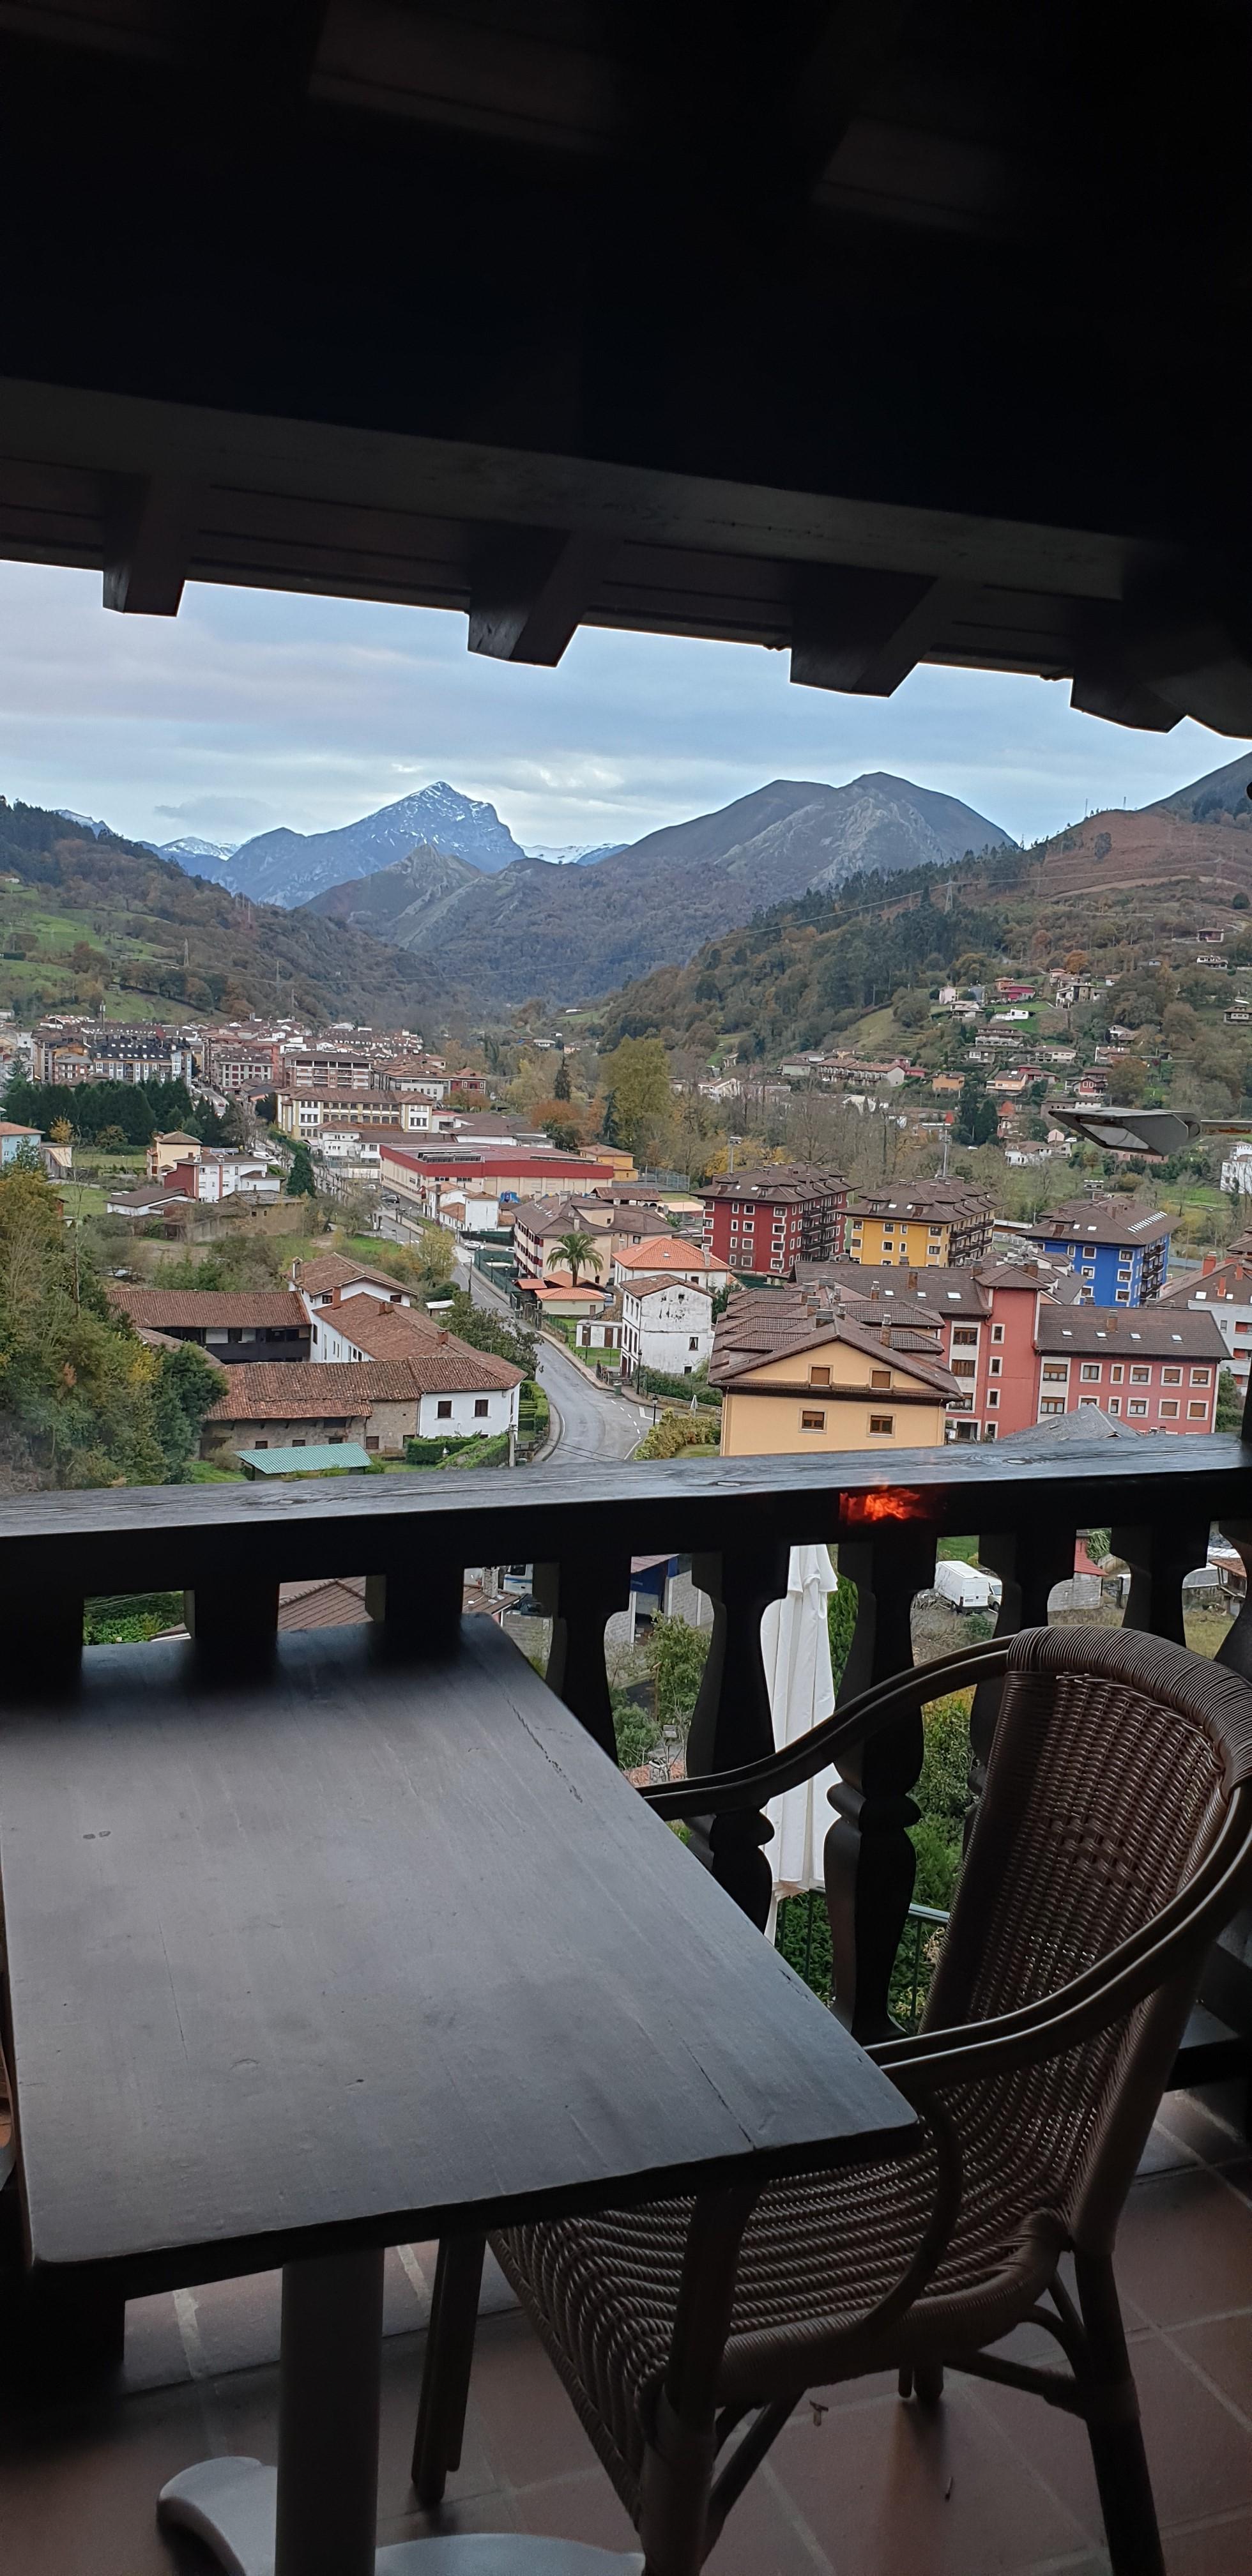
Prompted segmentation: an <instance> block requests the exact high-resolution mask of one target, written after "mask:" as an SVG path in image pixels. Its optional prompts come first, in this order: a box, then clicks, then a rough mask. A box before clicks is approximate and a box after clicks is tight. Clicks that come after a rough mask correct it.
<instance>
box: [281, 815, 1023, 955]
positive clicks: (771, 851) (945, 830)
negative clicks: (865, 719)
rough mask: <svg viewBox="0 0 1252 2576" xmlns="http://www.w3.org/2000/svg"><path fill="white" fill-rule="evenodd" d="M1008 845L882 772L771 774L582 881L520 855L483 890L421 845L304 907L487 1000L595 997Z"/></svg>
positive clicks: (466, 870)
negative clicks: (844, 898)
mask: <svg viewBox="0 0 1252 2576" xmlns="http://www.w3.org/2000/svg"><path fill="white" fill-rule="evenodd" d="M1006 837H1007V836H1006V835H1005V833H1004V832H1003V831H1002V830H1001V829H1000V827H999V826H998V825H997V824H995V823H992V822H989V821H988V819H987V817H986V815H985V814H976V813H975V812H974V811H973V808H972V807H971V806H969V805H962V804H961V803H960V802H959V801H958V799H957V798H956V797H954V796H944V795H940V794H939V793H937V792H936V791H935V790H934V789H931V788H926V787H914V786H913V785H912V784H911V783H910V781H909V780H907V779H903V778H891V777H888V776H886V775H885V774H883V773H881V772H875V773H873V774H871V775H869V776H866V777H864V778H856V779H853V780H851V781H850V782H849V783H848V784H847V785H846V786H843V787H827V786H823V785H818V784H816V783H814V782H812V781H800V780H795V779H782V778H777V779H774V780H773V781H772V782H771V784H770V785H769V786H767V787H759V788H756V789H755V790H754V791H753V793H752V794H751V795H749V796H741V797H737V798H736V800H735V802H734V803H733V804H732V805H727V806H724V807H723V808H722V809H721V811H720V812H718V813H716V814H700V815H697V816H695V817H694V819H693V820H692V821H691V822H688V823H674V824H668V825H667V826H666V827H665V828H664V830H662V831H659V832H650V833H649V834H648V835H647V838H646V839H644V840H642V841H636V842H634V843H633V845H632V846H631V847H629V848H627V849H622V850H617V851H615V852H613V853H612V854H611V855H609V856H608V857H606V858H601V859H599V860H597V861H596V863H595V865H594V866H589V867H587V868H585V869H584V868H579V869H577V870H570V869H561V870H559V871H558V870H556V869H554V868H551V867H549V866H548V865H546V863H545V862H544V861H542V860H537V859H521V860H515V861H514V863H513V865H512V866H511V867H509V868H506V869H504V870H502V871H501V872H500V873H498V874H497V875H495V876H493V877H491V878H486V877H484V876H483V874H482V872H481V870H480V869H479V868H476V867H473V866H469V865H467V864H466V862H465V860H464V858H463V857H460V856H459V854H458V859H457V861H456V862H455V863H454V862H452V861H451V860H450V858H449V854H448V853H446V852H445V851H442V850H437V849H432V848H429V847H427V848H421V849H416V850H411V851H410V852H409V853H408V854H407V855H406V856H405V857H404V858H403V859H401V860H399V861H397V863H396V864H395V865H394V866H393V867H389V868H384V869H382V870H380V871H379V872H378V873H377V874H375V875H373V876H371V877H369V878H368V879H366V880H365V881H364V882H362V881H360V880H355V881H351V882H349V883H347V884H344V885H336V886H332V887H330V888H329V889H328V890H327V892H326V893H324V894H319V895H318V896H316V897H315V898H314V901H313V904H312V906H311V909H312V910H313V911H315V912H318V913H321V914H324V915H326V916H327V917H328V918H329V919H331V920H332V921H339V922H343V923H345V924H348V925H350V926H351V927H352V928H354V929H357V930H370V931H372V932H373V933H374V935H375V936H376V937H377V938H380V939H387V940H390V941H392V942H393V943H394V944H395V945H396V946H399V947H403V948H406V949H408V950H409V952H410V954H412V955H414V956H418V957H425V958H428V959H430V960H431V962H432V963H434V962H435V961H436V960H437V962H438V966H439V970H440V972H441V973H442V974H444V975H446V976H447V978H448V980H449V982H450V983H451V984H453V985H460V986H463V987H464V989H465V991H466V992H467V993H470V992H473V993H475V994H477V995H481V996H482V998H483V999H484V1000H490V1001H493V1002H496V1003H509V1002H520V1001H523V1000H525V999H526V998H527V997H528V996H529V995H530V994H532V993H537V992H541V993H547V994H552V995H566V996H569V995H577V996H582V995H586V996H588V997H592V996H595V995H597V994H601V993H607V992H611V991H613V990H614V989H615V987H616V986H617V985H619V984H622V983H626V982H628V981H630V980H631V979H632V978H634V977H635V976H637V975H644V974H646V973H647V972H648V971H649V969H650V968H651V967H653V966H657V965H660V964H661V963H662V962H665V963H673V962H675V961H677V962H679V963H681V961H682V960H683V959H684V958H686V957H689V956H691V954H692V953H693V951H694V950H695V949H697V948H698V947H699V945H700V942H701V940H703V939H708V938H710V937H714V936H716V935H717V934H718V933H720V932H721V931H724V930H729V929H733V928H735V927H736V926H737V925H738V924H740V923H742V922H746V921H750V920H751V918H752V915H753V914H754V913H755V912H759V911H760V910H761V909H762V907H763V906H766V905H769V904H772V903H780V902H785V901H786V900H787V899H788V898H789V897H791V896H795V895H800V894H805V893H807V892H808V891H809V890H810V889H811V888H813V887H820V888H823V889H825V890H827V891H833V890H834V889H835V888H836V887H838V886H840V885H842V884H843V883H844V882H845V880H846V879H847V878H848V877H850V876H856V875H858V874H859V873H860V872H861V871H863V870H865V869H879V870H881V871H882V872H883V873H884V874H887V873H889V872H891V871H892V870H894V869H897V868H915V867H918V866H923V865H926V864H927V863H941V864H945V865H946V864H949V863H953V862H955V861H958V860H960V859H961V858H963V857H964V855H965V854H966V852H968V851H970V850H981V849H985V848H987V847H988V846H995V847H999V846H1001V845H1003V843H1004V842H1005V840H1006Z"/></svg>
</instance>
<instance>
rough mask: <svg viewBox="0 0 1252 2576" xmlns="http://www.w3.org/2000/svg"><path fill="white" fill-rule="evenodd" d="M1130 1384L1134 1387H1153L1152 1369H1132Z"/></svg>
mask: <svg viewBox="0 0 1252 2576" xmlns="http://www.w3.org/2000/svg"><path fill="white" fill-rule="evenodd" d="M1130 1383H1131V1385H1132V1386H1151V1384H1152V1371H1151V1369H1146V1368H1132V1370H1131V1372H1130Z"/></svg>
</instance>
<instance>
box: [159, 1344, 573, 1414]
mask: <svg viewBox="0 0 1252 2576" xmlns="http://www.w3.org/2000/svg"><path fill="white" fill-rule="evenodd" d="M521 1377H522V1372H521V1370H520V1369H516V1368H512V1367H510V1365H509V1363H508V1361H507V1360H499V1359H497V1358H496V1357H495V1354H494V1352H491V1351H472V1350H470V1349H469V1348H468V1347H467V1345H466V1344H465V1343H464V1342H452V1341H449V1343H448V1344H447V1345H446V1346H444V1347H438V1346H437V1347H436V1348H435V1349H433V1350H422V1351H414V1352H412V1353H411V1354H410V1355H409V1357H407V1358H406V1359H385V1360H329V1361H326V1362H324V1363H320V1364H319V1363H317V1362H314V1363H312V1364H310V1363H309V1362H307V1361H304V1360H268V1361H267V1360H257V1361H253V1362H250V1363H249V1365H248V1366H247V1367H246V1368H237V1369H232V1370H231V1371H230V1384H229V1386H228V1387H227V1388H225V1389H224V1391H223V1393H222V1394H221V1395H220V1396H219V1397H218V1399H217V1402H216V1403H215V1404H212V1405H210V1407H209V1410H208V1413H207V1414H206V1416H205V1420H206V1421H207V1422H267V1421H270V1422H323V1421H327V1422H330V1421H350V1420H356V1419H359V1418H360V1417H362V1416H363V1415H365V1414H367V1413H369V1411H370V1410H371V1407H372V1406H373V1405H375V1404H411V1403H415V1402H416V1401H417V1399H418V1398H419V1397H420V1396H423V1395H489V1394H492V1393H498V1392H502V1391H503V1390H505V1389H506V1388H508V1387H512V1386H519V1385H520V1384H521Z"/></svg>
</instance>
